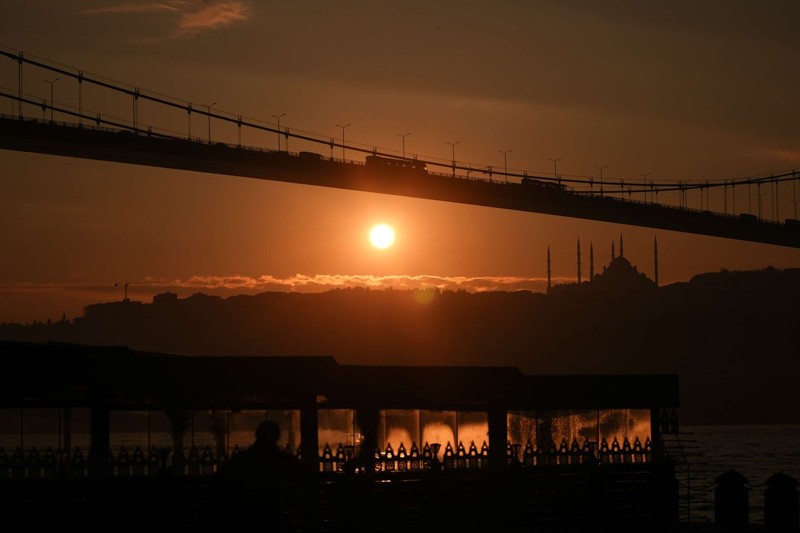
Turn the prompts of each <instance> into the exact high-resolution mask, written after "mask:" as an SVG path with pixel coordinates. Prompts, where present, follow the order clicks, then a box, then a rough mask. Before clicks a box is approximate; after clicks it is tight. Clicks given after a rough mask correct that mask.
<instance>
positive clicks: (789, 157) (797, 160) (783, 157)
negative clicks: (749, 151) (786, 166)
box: [756, 148, 800, 164]
mask: <svg viewBox="0 0 800 533" xmlns="http://www.w3.org/2000/svg"><path fill="white" fill-rule="evenodd" d="M756 155H758V156H761V157H766V158H769V159H775V160H777V161H780V162H781V163H791V164H800V150H794V149H791V148H761V149H759V150H757V151H756Z"/></svg>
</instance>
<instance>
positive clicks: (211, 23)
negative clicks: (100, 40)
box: [84, 0, 247, 41]
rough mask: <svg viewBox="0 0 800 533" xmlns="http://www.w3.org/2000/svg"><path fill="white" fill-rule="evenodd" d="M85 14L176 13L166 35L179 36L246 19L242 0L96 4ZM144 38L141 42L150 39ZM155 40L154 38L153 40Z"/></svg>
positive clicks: (217, 27)
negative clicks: (173, 23) (173, 24)
mask: <svg viewBox="0 0 800 533" xmlns="http://www.w3.org/2000/svg"><path fill="white" fill-rule="evenodd" d="M84 13H87V14H95V15H97V14H131V13H153V14H161V13H166V14H168V15H169V16H171V17H175V16H177V22H176V27H175V29H174V30H173V31H172V32H171V33H170V35H168V36H167V37H168V38H173V39H181V38H184V37H187V36H190V35H198V34H200V33H203V32H206V31H212V30H218V29H221V28H225V27H228V26H232V25H233V24H235V23H237V22H241V21H244V20H246V19H247V6H246V5H245V2H242V1H237V0H228V1H217V2H213V1H211V2H209V1H201V0H169V1H165V2H125V3H121V4H117V5H110V6H103V7H95V8H90V9H86V10H84ZM152 40H154V39H143V40H141V41H152ZM155 40H157V39H155Z"/></svg>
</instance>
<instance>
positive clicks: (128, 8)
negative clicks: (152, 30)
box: [83, 2, 184, 14]
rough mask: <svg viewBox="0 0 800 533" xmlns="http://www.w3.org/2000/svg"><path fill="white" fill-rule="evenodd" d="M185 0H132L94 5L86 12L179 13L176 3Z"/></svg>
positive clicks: (85, 11)
mask: <svg viewBox="0 0 800 533" xmlns="http://www.w3.org/2000/svg"><path fill="white" fill-rule="evenodd" d="M183 3H184V2H150V3H137V2H131V3H127V4H119V5H115V6H105V7H93V8H89V9H85V10H84V11H83V12H84V13H90V14H100V13H159V12H162V11H167V12H172V13H178V12H180V10H181V9H180V7H178V6H177V5H176V4H183Z"/></svg>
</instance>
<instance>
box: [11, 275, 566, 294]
mask: <svg viewBox="0 0 800 533" xmlns="http://www.w3.org/2000/svg"><path fill="white" fill-rule="evenodd" d="M553 281H554V283H561V282H572V281H574V280H573V279H568V278H564V279H561V278H557V279H554V280H553ZM546 283H547V280H546V279H544V278H528V277H519V276H473V277H469V276H434V275H420V276H404V275H394V276H372V275H344V274H316V275H313V276H309V275H305V274H296V275H294V276H290V277H285V278H279V277H275V276H270V275H263V276H258V277H252V276H199V275H198V276H191V277H188V278H185V279H179V278H178V279H170V278H155V277H143V278H138V279H132V280H130V282H129V287H128V290H129V292H131V293H132V294H135V293H147V294H156V293H158V292H164V291H177V292H182V293H187V292H197V291H200V292H209V293H214V294H255V293H258V292H268V291H283V292H303V293H312V292H324V291H328V290H332V289H343V288H365V289H376V290H381V289H396V290H413V289H424V288H437V289H441V290H452V291H457V290H464V291H467V292H487V291H520V290H527V291H534V292H537V291H544V288H545V286H546ZM121 290H122V288H121V287H120V286H115V285H114V284H113V283H112V284H108V285H105V284H96V283H86V284H81V283H2V284H0V293H10V292H14V293H25V292H53V291H59V292H91V293H94V294H98V293H108V294H117V293H119V292H120V291H121Z"/></svg>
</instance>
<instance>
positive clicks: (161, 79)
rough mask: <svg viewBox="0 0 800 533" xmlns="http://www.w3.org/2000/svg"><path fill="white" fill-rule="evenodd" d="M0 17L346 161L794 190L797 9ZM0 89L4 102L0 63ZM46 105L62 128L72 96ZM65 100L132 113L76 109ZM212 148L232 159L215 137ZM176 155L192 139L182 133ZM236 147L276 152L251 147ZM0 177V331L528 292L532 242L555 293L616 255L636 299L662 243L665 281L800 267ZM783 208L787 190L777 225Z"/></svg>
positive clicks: (106, 184) (149, 11)
mask: <svg viewBox="0 0 800 533" xmlns="http://www.w3.org/2000/svg"><path fill="white" fill-rule="evenodd" d="M0 15H2V16H0V36H2V37H0V41H2V42H0V44H1V45H3V46H6V47H11V48H13V49H18V50H23V51H24V52H25V53H26V54H28V55H31V56H39V57H42V58H47V59H49V60H53V61H57V62H60V63H63V64H65V65H68V66H70V67H75V68H81V69H84V70H85V71H87V72H92V73H96V74H100V75H103V76H106V77H108V78H111V79H114V80H119V81H120V82H125V83H129V84H131V85H135V86H139V87H142V88H143V89H147V90H151V91H156V92H159V93H163V94H167V95H170V96H175V97H178V98H182V99H185V100H190V101H192V102H195V103H197V104H198V105H201V104H209V103H212V102H216V103H217V105H216V106H215V109H217V110H221V111H230V112H232V113H236V114H243V115H246V116H250V117H254V118H255V119H259V120H263V121H266V122H272V123H274V120H275V119H274V118H272V116H273V115H279V114H282V113H285V115H283V117H282V118H281V124H282V126H288V127H291V128H292V129H298V130H305V131H311V132H317V133H320V134H322V135H329V136H330V137H335V138H340V137H341V131H342V130H341V129H340V128H339V127H337V124H348V123H350V124H351V126H349V127H348V128H347V139H348V142H349V141H353V142H356V143H363V144H364V145H366V146H378V147H384V148H387V149H391V150H398V151H399V150H400V148H401V143H402V139H401V137H400V134H405V133H407V132H410V133H411V135H408V136H406V137H405V148H406V151H407V152H408V153H410V154H419V155H420V156H427V157H430V158H439V159H449V158H450V155H451V149H452V148H451V145H449V144H447V143H449V142H454V141H456V140H458V141H461V142H460V143H459V144H458V145H457V146H456V147H455V153H456V158H457V159H459V161H465V162H476V163H483V164H494V165H497V166H498V167H500V166H501V165H502V164H503V162H504V160H503V154H502V153H500V152H499V151H501V150H503V151H505V150H511V152H509V153H508V154H507V156H508V166H509V168H510V169H526V170H529V171H531V172H541V173H550V172H552V168H553V166H552V162H551V161H550V159H551V158H559V157H560V158H562V159H561V160H560V161H559V162H558V170H559V172H561V173H563V174H573V175H583V176H597V174H598V170H597V169H596V167H599V166H603V165H607V167H606V168H605V170H604V173H605V176H606V177H608V178H609V179H620V178H623V179H626V180H636V179H639V177H640V175H642V174H647V173H650V178H651V179H685V180H694V179H699V180H702V179H717V178H730V177H736V176H748V175H755V174H768V173H771V172H779V171H783V170H786V169H792V168H800V144H799V143H798V140H800V134H798V131H800V130H798V128H797V124H800V106H797V105H796V90H797V87H798V86H800V85H799V83H800V71H798V69H797V68H796V65H797V64H798V59H800V37H798V34H797V31H796V28H795V27H794V25H795V21H797V20H800V4H798V3H796V2H792V1H773V2H758V3H757V2H748V3H733V2H727V1H704V2H680V1H679V2H663V3H655V2H638V1H609V2H602V3H600V2H592V3H589V2H569V1H553V2H535V3H534V2H516V1H506V2H480V1H472V0H465V1H460V2H450V1H441V2H426V1H414V0H405V1H403V2H394V1H385V2H369V1H349V2H327V1H297V2H271V1H255V0H249V1H246V0H242V1H214V0H207V1H199V0H163V1H159V2H155V1H134V0H109V1H89V0H72V1H70V2H63V1H62V0H24V1H23V0H0ZM51 78H52V76H49V74H47V73H42V72H41V71H36V69H33V68H30V69H26V70H25V72H24V87H23V90H24V91H25V92H26V94H29V95H31V96H34V97H35V98H37V99H44V98H49V91H50V85H49V84H48V83H46V82H45V81H44V80H45V79H51ZM0 86H2V87H3V88H6V89H8V90H16V86H17V67H16V64H15V63H14V62H12V61H9V60H7V59H4V58H3V59H2V60H0ZM53 90H54V96H55V100H56V101H57V102H64V103H68V104H69V105H75V102H76V100H77V88H76V84H75V82H74V81H72V80H60V81H58V82H56V83H55V84H54V85H53ZM84 99H85V104H84V105H85V107H87V108H89V109H97V111H102V112H103V113H107V114H114V115H117V116H122V117H127V116H128V115H129V113H130V102H128V101H124V100H122V99H120V100H119V101H116V100H113V99H106V98H104V97H102V96H101V95H100V94H99V92H94V90H93V89H89V88H87V89H86V90H85V92H84ZM13 109H14V108H13V106H12V104H11V103H10V102H8V101H3V100H0V112H2V113H5V114H9V113H11V112H12V110H13ZM154 112H155V108H153V107H148V106H147V104H141V107H140V120H141V121H142V122H145V123H147V121H148V120H156V119H157V120H159V121H161V123H163V124H166V125H168V126H169V127H171V128H173V129H175V130H176V131H180V132H185V128H186V122H185V116H181V115H180V114H178V113H177V112H176V114H175V116H159V117H154V116H153V115H152V114H153V113H154ZM29 114H31V115H32V116H39V115H40V111H37V110H35V109H33V108H31V109H30V110H29ZM57 118H58V117H57ZM212 127H213V128H214V137H215V139H220V140H226V141H230V142H235V128H232V127H226V126H224V125H222V124H218V125H216V124H212ZM193 134H194V135H196V136H204V135H205V134H206V123H205V121H204V120H202V119H201V118H196V119H195V122H194V124H193ZM243 143H245V144H250V145H257V146H262V147H269V148H276V147H277V139H276V138H275V137H270V136H267V135H266V134H259V135H256V134H250V136H249V138H248V137H245V138H244V139H243ZM290 143H291V144H290V146H289V149H290V150H292V151H299V150H303V149H314V150H316V151H320V150H319V148H317V147H313V146H307V145H304V144H303V143H302V142H299V141H290ZM284 148H285V147H284ZM326 155H327V154H326ZM352 157H354V158H355V157H356V154H352ZM0 168H2V169H3V172H2V176H0V249H2V250H3V260H2V261H0V321H12V320H14V321H26V320H33V319H35V318H38V319H46V318H50V317H53V318H55V317H59V316H60V315H61V312H62V311H64V312H66V313H67V315H68V316H70V317H72V316H76V315H77V314H79V313H80V309H81V306H82V305H85V304H87V303H91V302H95V301H103V300H110V299H115V298H119V297H121V296H122V294H121V292H120V289H119V288H115V287H114V283H118V282H123V281H124V280H126V279H127V280H130V281H131V283H132V284H131V286H130V295H131V297H133V298H141V299H149V296H150V295H152V294H154V293H157V292H160V291H162V290H166V289H172V290H177V291H178V292H179V293H180V294H181V295H182V296H185V295H188V294H191V293H193V292H197V291H204V292H213V291H214V290H218V291H227V292H225V293H226V294H235V293H239V292H257V291H259V290H270V289H279V290H284V289H306V290H312V289H313V290H319V289H321V288H325V287H329V286H338V285H347V284H353V283H355V284H361V285H366V286H385V285H399V286H416V285H419V284H425V283H435V284H437V285H441V286H446V287H464V288H483V289H486V288H502V287H507V288H514V289H515V288H519V287H525V288H532V289H535V290H541V289H542V288H543V282H542V279H543V278H544V276H545V268H546V266H545V250H546V247H547V246H548V244H549V245H550V247H551V250H552V258H553V272H554V276H555V277H556V278H558V279H561V278H565V279H570V278H574V277H575V275H576V272H575V270H576V269H575V243H576V240H577V239H578V238H580V239H581V242H582V243H583V244H584V272H586V271H587V270H588V269H587V265H586V257H587V255H588V254H587V251H588V244H589V242H592V243H594V247H595V257H596V265H602V264H605V263H606V262H607V261H608V259H609V256H610V241H611V240H612V239H614V238H618V237H619V235H620V233H622V234H624V236H625V251H626V256H628V257H629V258H630V259H631V260H632V261H633V263H634V264H636V265H637V266H638V267H639V269H640V270H641V271H643V272H645V273H647V274H648V275H651V276H652V260H651V253H652V241H653V237H654V236H657V237H658V240H659V251H660V268H659V270H660V278H661V281H662V283H669V282H673V281H682V280H686V279H689V278H690V277H691V276H692V275H694V274H696V273H699V272H704V271H715V270H719V269H720V268H728V269H752V268H763V267H766V266H768V265H773V266H776V267H796V266H800V251H798V250H793V249H786V248H780V247H774V246H766V245H756V244H748V243H742V242H737V241H730V240H725V239H716V238H710V237H699V236H685V235H680V234H676V233H671V232H663V231H654V230H648V229H641V228H633V227H626V226H619V225H614V224H605V223H594V222H589V221H581V220H571V219H566V218H561V217H551V216H542V215H534V214H527V213H515V212H507V211H501V210H492V209H488V208H478V207H468V206H459V205H453V204H444V203H439V202H433V201H423V200H412V199H406V198H394V197H382V196H378V195H374V194H367V193H355V192H347V191H338V190H329V189H322V188H312V187H307V186H299V185H290V184H280V183H271V182H261V181H256V180H247V179H243V178H233V177H230V178H228V177H221V176H210V175H200V174H193V173H189V172H178V171H168V170H161V169H151V168H145V167H134V166H125V165H117V164H110V163H100V162H90V161H83V160H75V159H66V158H57V157H52V156H42V155H29V154H21V153H15V152H9V151H0ZM689 201H690V205H693V206H697V203H698V200H697V198H692V197H690V200H689ZM721 201H722V200H721V195H720V196H714V195H713V194H712V198H711V204H712V206H711V207H712V208H714V207H716V208H717V209H721V205H720V204H721ZM768 201H769V197H765V202H768ZM737 204H738V211H743V210H746V209H747V198H746V196H745V195H744V194H741V193H740V194H739V196H738V197H737ZM794 207H795V205H794V204H793V203H792V197H791V192H790V190H789V189H786V190H785V191H784V192H783V197H782V200H781V204H780V211H781V213H782V217H781V218H783V217H785V216H789V215H790V214H791V213H792V211H793V209H794ZM767 214H768V215H769V211H767ZM379 222H385V223H388V224H390V225H392V226H393V227H394V229H395V231H396V232H397V241H396V242H395V244H394V246H392V247H391V248H389V249H387V250H382V251H380V250H376V249H375V248H373V247H372V246H370V245H369V242H368V240H367V239H366V237H365V235H366V234H367V232H368V231H369V228H371V227H372V226H373V225H374V224H376V223H379Z"/></svg>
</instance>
